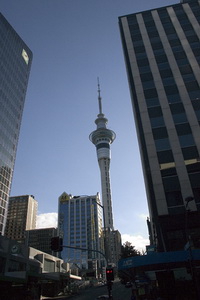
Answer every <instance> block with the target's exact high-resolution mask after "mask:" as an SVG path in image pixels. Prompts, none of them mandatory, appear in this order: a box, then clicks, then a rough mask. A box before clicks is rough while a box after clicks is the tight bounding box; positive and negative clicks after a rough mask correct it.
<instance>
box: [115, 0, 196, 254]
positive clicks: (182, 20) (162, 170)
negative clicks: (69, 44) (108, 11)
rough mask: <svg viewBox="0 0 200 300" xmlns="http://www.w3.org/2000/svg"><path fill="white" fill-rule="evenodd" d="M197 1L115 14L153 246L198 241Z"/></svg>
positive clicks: (178, 247) (159, 247)
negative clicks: (117, 17) (141, 167)
mask: <svg viewBox="0 0 200 300" xmlns="http://www.w3.org/2000/svg"><path fill="white" fill-rule="evenodd" d="M199 5H200V2H199V1H198V0H191V1H189V0H188V1H182V2H181V3H178V4H175V5H170V6H166V7H161V8H158V9H153V10H148V11H143V12H139V13H134V14H130V15H127V16H122V17H119V26H120V32H121V39H122V45H123V50H124V56H125V62H126V67H127V74H128V81H129V86H130V92H131V98H132V106H133V111H134V117H135V123H136V128H137V134H138V139H139V146H140V153H141V159H142V165H143V172H144V178H145V184H146V192H147V199H148V206H149V213H150V226H149V228H150V241H151V244H155V245H156V246H157V250H160V251H170V250H181V249H183V248H184V245H185V244H186V242H187V241H188V239H191V240H192V242H193V244H194V247H196V248H199V247H200V224H199V217H200V180H199V178H200V130H199V129H200V128H199V124H200V68H199V64H200V42H199V38H200V25H199V23H200V6H199Z"/></svg>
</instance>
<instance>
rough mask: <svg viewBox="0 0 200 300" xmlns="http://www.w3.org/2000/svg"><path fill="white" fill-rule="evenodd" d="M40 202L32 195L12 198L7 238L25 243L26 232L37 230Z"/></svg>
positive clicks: (9, 206)
mask: <svg viewBox="0 0 200 300" xmlns="http://www.w3.org/2000/svg"><path fill="white" fill-rule="evenodd" d="M37 207H38V202H37V200H35V198H34V196H32V195H24V196H15V197H10V199H9V204H8V214H7V221H6V228H5V236H6V237H8V238H10V239H12V240H16V241H18V242H20V243H25V239H26V230H30V229H35V228H36V217H37Z"/></svg>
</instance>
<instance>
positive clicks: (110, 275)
mask: <svg viewBox="0 0 200 300" xmlns="http://www.w3.org/2000/svg"><path fill="white" fill-rule="evenodd" d="M106 279H107V281H113V280H114V272H113V269H112V268H106Z"/></svg>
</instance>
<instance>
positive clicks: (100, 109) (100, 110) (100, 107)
mask: <svg viewBox="0 0 200 300" xmlns="http://www.w3.org/2000/svg"><path fill="white" fill-rule="evenodd" d="M97 83H98V102H99V114H102V103H101V90H100V83H99V77H97Z"/></svg>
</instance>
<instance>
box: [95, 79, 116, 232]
mask: <svg viewBox="0 0 200 300" xmlns="http://www.w3.org/2000/svg"><path fill="white" fill-rule="evenodd" d="M98 103H99V114H98V115H97V119H96V120H95V123H96V125H97V129H96V130H95V131H93V132H92V133H91V134H90V136H89V139H90V141H91V142H92V143H93V144H94V145H95V146H96V151H97V159H98V163H99V168H100V173H101V189H102V202H103V207H104V222H105V224H104V227H105V228H110V229H111V230H113V229H114V228H113V213H112V200H111V187H110V159H111V151H110V145H111V144H112V142H113V141H114V140H115V137H116V134H115V133H114V131H112V130H110V129H108V128H107V127H106V125H107V123H108V119H106V117H105V116H104V114H103V113H102V102H101V95H100V85H99V82H98Z"/></svg>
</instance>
